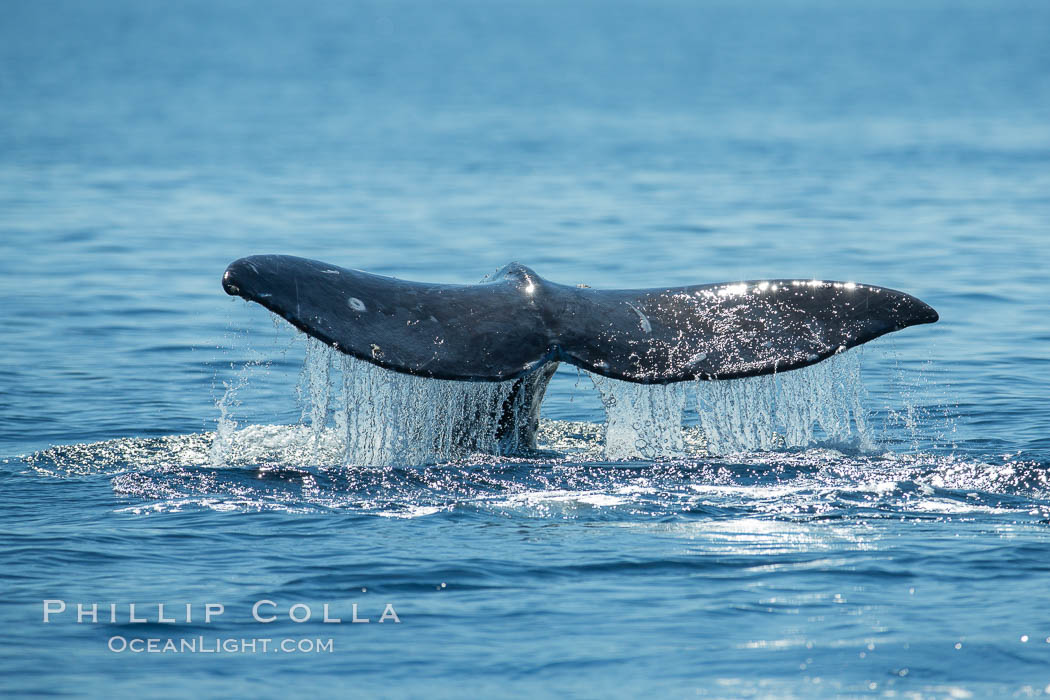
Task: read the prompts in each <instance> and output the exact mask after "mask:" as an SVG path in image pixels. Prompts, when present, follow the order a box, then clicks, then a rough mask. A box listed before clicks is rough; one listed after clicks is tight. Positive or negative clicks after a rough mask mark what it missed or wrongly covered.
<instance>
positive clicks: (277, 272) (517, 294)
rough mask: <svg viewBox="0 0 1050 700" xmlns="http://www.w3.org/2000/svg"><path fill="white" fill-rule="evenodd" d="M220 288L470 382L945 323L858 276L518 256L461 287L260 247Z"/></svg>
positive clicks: (791, 346) (804, 348)
mask: <svg viewBox="0 0 1050 700" xmlns="http://www.w3.org/2000/svg"><path fill="white" fill-rule="evenodd" d="M222 284H223V289H225V290H226V292H227V293H228V294H231V295H236V296H240V297H243V298H245V299H247V300H249V301H254V302H257V303H259V304H262V305H263V306H265V307H266V308H267V309H269V310H271V311H273V312H274V313H276V314H278V315H280V316H282V317H284V318H285V319H287V320H288V321H289V322H290V323H292V324H293V325H294V326H296V327H297V328H298V329H300V330H301V331H303V332H304V333H307V334H309V335H311V336H313V337H315V338H317V339H318V340H320V341H322V342H324V343H326V344H328V345H331V346H332V347H334V348H336V349H338V350H339V351H341V352H343V353H346V354H348V355H352V356H354V357H357V358H359V359H362V360H366V361H368V362H372V363H374V364H377V365H379V366H381V367H385V368H387V369H391V370H395V371H397V372H405V373H408V374H414V375H418V376H424V377H434V378H439V379H453V380H463V381H505V380H510V379H516V378H520V377H523V376H525V375H528V374H531V373H532V372H534V371H536V370H538V369H539V368H540V367H542V366H544V365H546V364H547V363H551V362H559V361H561V362H568V363H570V364H573V365H576V366H577V367H582V368H583V369H586V370H588V371H590V372H594V373H596V374H600V375H604V376H606V377H612V378H614V379H621V380H625V381H629V382H638V383H643V384H666V383H670V382H681V381H687V380H691V379H734V378H738V377H752V376H757V375H762V374H772V373H775V372H786V371H790V370H793V369H798V368H800V367H805V366H808V365H812V364H814V363H816V362H819V361H821V360H823V359H826V358H828V357H830V356H832V355H835V354H836V353H839V352H842V351H844V350H846V349H848V348H851V347H854V346H857V345H860V344H862V343H866V342H868V341H869V340H873V339H874V338H878V337H879V336H881V335H884V334H886V333H890V332H893V331H897V330H901V329H902V328H907V327H908V326H914V325H918V324H921V323H933V322H935V321H937V319H938V316H937V312H936V311H934V310H933V309H932V308H931V307H930V306H928V305H927V304H925V303H923V302H922V301H920V300H918V299H916V298H915V297H913V296H910V295H908V294H905V293H903V292H898V291H894V290H892V289H884V288H881V287H872V286H869V285H864V284H854V283H851V282H828V281H819V280H763V281H748V282H737V283H723V284H705V285H696V286H689V287H674V288H670V289H609V290H601V289H590V288H581V287H575V286H567V285H562V284H557V283H554V282H549V281H547V280H545V279H543V278H541V277H540V276H539V275H537V274H536V273H535V272H533V271H532V270H530V269H529V268H527V267H524V266H522V265H518V264H516V263H512V264H510V265H507V266H506V267H504V268H503V269H502V270H500V271H499V272H498V273H497V274H496V275H495V276H494V277H493V278H491V279H490V280H487V281H485V282H482V283H480V284H471V285H454V284H428V283H423V282H409V281H404V280H399V279H395V278H392V277H384V276H380V275H374V274H369V273H367V272H361V271H360V270H349V269H345V268H342V267H337V266H335V265H330V264H328V263H323V262H318V261H316V260H307V259H304V258H297V257H292V256H287V255H255V256H251V257H247V258H241V259H240V260H237V261H235V262H233V263H232V264H231V265H230V266H229V267H228V268H227V269H226V272H225V274H224V275H223V278H222ZM551 369H552V368H547V371H546V372H544V374H548V373H549V372H550V370H551ZM544 385H545V382H544Z"/></svg>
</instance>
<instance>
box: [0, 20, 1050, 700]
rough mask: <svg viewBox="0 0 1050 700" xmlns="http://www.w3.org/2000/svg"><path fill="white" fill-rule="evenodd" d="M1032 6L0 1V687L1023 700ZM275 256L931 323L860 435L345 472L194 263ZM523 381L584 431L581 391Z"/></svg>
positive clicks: (897, 340) (1047, 497) (239, 305)
mask: <svg viewBox="0 0 1050 700" xmlns="http://www.w3.org/2000/svg"><path fill="white" fill-rule="evenodd" d="M1048 30H1050V8H1048V7H1047V6H1046V5H1045V4H1044V3H1039V2H1020V1H1009V2H977V1H971V2H951V3H949V2H935V1H933V0H925V1H918V2H915V1H913V2H908V3H904V2H886V3H880V4H879V5H878V6H865V5H862V4H860V3H831V2H821V1H820V0H792V1H791V2H786V3H773V2H746V3H728V2H725V3H723V2H713V3H702V4H701V3H688V2H673V1H670V0H668V1H662V0H661V1H657V2H646V3H641V2H638V3H634V2H623V1H619V0H615V1H613V2H602V3H598V2H578V3H567V4H566V3H553V2H542V1H539V0H537V1H535V2H508V3H490V2H480V1H478V2H471V1H468V0H453V1H452V2H448V3H442V4H440V5H434V4H429V3H422V2H414V1H408V0H404V1H402V0H390V1H385V2H355V3H339V2H317V3H311V4H309V5H303V4H298V3H291V2H252V3H248V2H224V3H206V2H180V3H169V4H161V3H139V2H120V1H115V0H101V1H99V2H92V3H78V2H52V1H50V0H46V1H41V2H23V1H15V2H9V3H6V4H5V7H4V13H3V19H2V20H0V302H2V305H0V337H2V339H3V345H2V347H3V352H2V353H0V533H2V534H0V581H2V582H3V591H4V595H3V596H2V597H0V625H2V628H3V630H4V635H3V639H2V640H0V692H2V693H3V694H4V695H5V696H11V697H17V696H28V695H54V696H67V695H68V696H109V697H132V696H135V697H138V696H143V695H160V696H165V697H197V696H242V695H249V694H250V695H255V696H288V695H302V694H306V693H319V694H343V695H354V696H357V695H361V696H381V697H421V696H435V697H451V696H463V695H478V696H571V697H605V696H640V695H646V696H650V695H651V696H674V697H680V696H696V695H700V696H707V697H778V698H779V697H806V698H808V697H833V696H849V697H858V696H887V697H902V696H906V697H923V698H927V697H929V698H941V697H955V698H964V697H1011V696H1021V697H1030V696H1044V695H1048V694H1050V592H1048V591H1050V564H1048V563H1047V562H1050V531H1048V529H1047V528H1048V522H1050V485H1048V483H1047V470H1048V468H1050V437H1048V433H1047V426H1048V425H1050V407H1048V401H1047V396H1048V390H1050V350H1048V347H1050V322H1048V320H1047V312H1048V306H1047V303H1046V298H1045V289H1046V274H1047V270H1048V269H1050V243H1048V240H1050V238H1048V237H1050V42H1048V41H1047V40H1046V39H1047V32H1048ZM257 253H285V254H292V255H301V256H305V257H311V258H317V259H322V260H327V261H331V262H332V263H335V264H338V265H343V266H348V267H355V268H361V269H365V270H369V271H372V272H377V273H381V274H387V275H393V276H397V277H402V278H407V279H417V280H427V281H437V282H475V281H478V280H479V279H480V278H481V277H482V276H484V275H485V274H488V273H491V272H493V271H494V270H496V269H497V268H499V267H501V266H502V265H504V264H506V263H507V262H510V261H512V260H516V261H519V262H521V263H524V264H527V265H529V266H531V267H533V268H535V269H536V270H537V271H538V272H539V273H540V274H542V275H543V276H544V277H546V278H548V279H551V280H554V281H558V282H563V283H586V284H589V285H592V286H595V287H612V288H615V287H651V286H665V285H666V286H672V285H684V284H697V283H704V282H716V281H735V280H741V279H760V278H767V277H794V278H800V279H810V278H817V279H841V280H854V281H859V282H866V283H870V284H876V285H880V286H886V287H891V288H895V289H901V290H905V291H907V292H909V293H912V294H914V295H916V296H918V297H920V298H921V299H923V300H925V301H927V302H929V303H930V304H931V305H932V306H934V307H935V308H936V309H937V310H938V311H939V312H940V315H941V321H940V322H939V323H938V324H936V325H933V326H923V327H919V328H913V329H908V330H906V331H904V332H901V333H898V334H894V335H893V336H892V337H888V338H884V339H881V340H879V341H877V342H875V343H872V344H871V345H870V346H867V347H865V348H864V349H863V350H862V359H861V365H862V371H861V381H862V384H863V387H864V389H865V391H866V392H867V398H866V399H865V406H866V408H867V409H868V411H869V418H870V422H871V432H872V436H873V437H874V439H875V448H874V449H872V450H867V451H861V450H857V449H855V447H851V446H843V445H827V444H819V445H814V446H811V447H808V448H805V449H795V450H781V451H777V452H765V453H763V452H750V453H741V454H733V455H727V456H720V457H715V456H707V455H704V454H691V455H688V456H686V457H679V458H674V459H657V460H640V459H636V460H627V461H609V460H605V459H602V458H601V457H600V456H595V454H596V452H595V450H594V449H591V450H590V451H587V452H574V451H572V450H566V451H563V452H562V453H560V454H551V455H549V456H547V457H541V458H536V459H527V460H521V459H496V458H484V457H479V458H475V459H468V460H463V461H458V462H454V463H451V464H439V465H428V466H422V467H343V466H338V465H334V464H331V463H328V462H326V461H324V460H322V459H318V458H315V456H314V454H313V453H310V452H304V451H302V450H301V449H299V447H297V443H296V442H295V441H294V440H291V439H290V438H289V435H291V434H292V433H293V432H294V428H290V427H288V426H292V425H295V424H297V423H298V422H299V421H300V420H301V418H302V415H303V406H302V405H301V403H300V402H298V401H297V395H296V385H297V382H298V381H299V374H300V370H301V368H302V366H303V355H304V353H303V343H302V342H301V340H299V339H297V338H296V335H295V334H294V333H293V332H292V331H290V330H287V329H281V328H275V327H274V325H273V324H272V323H271V320H270V318H269V316H268V314H266V313H265V312H263V311H262V310H261V309H259V308H258V307H251V306H248V305H246V304H244V303H243V302H241V301H239V300H233V299H230V298H228V297H227V296H226V295H225V294H223V292H222V290H221V288H220V285H219V278H220V275H221V274H222V271H223V269H224V268H225V266H226V265H227V264H228V263H229V262H230V261H232V260H233V259H235V258H238V257H241V256H244V255H249V254H257ZM227 387H232V390H230V391H229V393H228V389H227ZM224 396H225V397H226V399H227V401H229V400H231V399H232V401H233V402H232V403H229V404H222V401H223V397H224ZM220 404H222V405H227V406H228V409H229V411H230V414H229V417H230V418H232V419H233V420H234V421H236V424H237V428H238V429H239V430H240V431H241V432H240V433H239V435H240V436H241V438H242V441H241V442H242V444H243V445H244V446H245V449H246V451H245V452H244V453H243V454H240V455H239V456H238V457H237V459H233V460H230V461H228V462H227V463H226V464H225V466H217V465H216V464H215V462H214V460H213V458H212V453H211V452H210V448H211V444H212V439H213V431H214V430H216V427H217V426H218V425H219V420H220V415H221V411H220ZM543 411H544V413H543V415H544V418H546V419H548V420H549V421H552V422H550V423H547V424H545V425H547V427H548V429H549V430H550V431H552V432H553V433H559V434H561V435H563V436H566V435H568V436H570V437H571V436H576V438H574V439H576V440H577V441H579V442H582V443H583V444H584V445H585V446H586V447H589V448H597V446H598V443H597V442H596V440H595V438H594V437H593V432H594V429H595V428H596V427H597V426H599V425H600V424H601V423H602V421H603V412H602V406H601V403H600V402H599V400H598V398H597V395H596V392H595V391H593V389H592V388H591V386H590V380H589V379H587V378H586V377H583V378H581V377H579V376H578V375H577V373H576V372H575V371H573V370H571V368H564V367H563V368H561V369H560V370H559V372H558V374H557V375H556V377H555V379H554V381H553V383H552V385H551V389H550V390H549V392H548V397H547V399H546V401H545V402H544V407H543ZM686 422H687V423H691V424H695V422H696V414H695V411H693V410H692V409H689V410H687V413H686ZM282 426H283V427H282ZM588 436H590V437H588ZM249 448H250V449H249ZM46 599H57V600H64V601H67V603H69V605H70V610H69V611H67V612H66V613H64V614H63V615H60V616H58V617H57V618H56V619H55V621H53V622H51V623H49V624H44V623H43V622H42V601H44V600H46ZM260 600H272V601H274V602H275V603H277V608H278V612H279V613H280V617H279V619H278V621H276V622H274V623H271V624H260V623H257V622H253V621H252V616H251V607H252V605H253V603H255V602H257V601H260ZM77 602H83V603H85V604H91V603H99V604H100V606H101V615H102V618H103V620H102V621H100V622H99V623H98V624H90V623H83V624H77V623H76V622H75V619H74V618H75V611H74V610H73V608H74V607H75V604H76V603H77ZM110 603H115V604H118V605H119V606H120V608H119V615H120V619H119V620H118V622H116V623H109V622H107V621H105V617H106V614H107V612H108V607H107V606H108V605H109V604H110ZM130 603H135V604H136V605H137V608H138V610H139V611H140V614H141V612H142V611H145V614H146V615H147V616H148V617H149V618H150V619H151V620H152V622H149V623H145V624H133V623H129V622H128V619H127V618H128V610H127V605H128V604H130ZM158 603H164V604H165V606H166V609H167V610H168V611H169V614H170V611H171V610H173V609H178V610H181V607H180V606H184V605H185V604H186V603H190V604H191V605H192V606H193V621H191V622H185V621H181V622H176V623H160V622H157V612H158V611H157V607H156V606H157V604H158ZM208 603H221V604H223V605H225V608H226V611H225V613H224V614H223V615H221V616H220V617H218V618H217V619H216V620H214V621H213V622H212V623H210V624H205V623H203V622H202V617H201V616H202V615H203V610H204V606H205V604H208ZM298 603H302V604H305V605H308V606H310V608H311V610H312V611H313V615H314V617H313V618H312V619H311V620H310V621H309V622H304V623H302V624H297V623H294V622H291V621H289V619H288V617H287V612H288V609H289V608H290V607H291V606H292V605H295V604H298ZM325 603H328V604H329V605H330V608H331V614H332V615H334V616H337V617H341V618H342V619H343V624H338V625H336V624H324V623H322V622H320V621H319V618H320V616H321V609H322V606H323V605H324V604H325ZM355 603H356V604H357V605H358V608H359V611H360V614H361V615H362V616H366V617H369V618H370V619H371V620H372V622H370V623H369V624H353V623H350V622H348V621H349V619H350V618H351V615H352V613H351V610H352V606H353V604H355ZM386 603H390V604H392V605H393V607H394V608H395V609H396V612H397V614H398V615H399V617H400V620H401V622H400V623H399V624H398V623H393V622H386V623H383V624H378V618H379V617H380V615H381V614H382V612H383V610H384V606H385V604H386ZM179 615H180V617H181V615H182V613H181V612H180V613H179ZM114 637H125V638H129V639H130V638H135V637H141V638H150V637H155V638H160V639H166V638H174V639H192V638H198V637H202V638H204V639H205V640H206V642H209V643H210V640H214V639H215V638H236V639H241V638H258V637H267V638H274V639H281V638H293V639H310V640H316V639H322V640H327V639H331V640H332V643H333V646H334V648H333V650H332V652H331V653H328V652H321V653H296V654H283V653H273V652H268V653H265V654H263V653H255V654H251V653H212V654H208V653H194V654H188V653H187V654H172V653H164V654H161V653H157V654H151V653H141V654H136V653H131V652H127V651H126V652H122V653H115V652H111V651H110V650H109V649H108V648H107V643H108V642H109V640H111V639H112V638H114Z"/></svg>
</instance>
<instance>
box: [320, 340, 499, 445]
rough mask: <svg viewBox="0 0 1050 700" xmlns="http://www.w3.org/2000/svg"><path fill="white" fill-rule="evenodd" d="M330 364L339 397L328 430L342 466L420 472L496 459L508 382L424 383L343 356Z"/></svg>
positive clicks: (420, 379) (432, 380)
mask: <svg viewBox="0 0 1050 700" xmlns="http://www.w3.org/2000/svg"><path fill="white" fill-rule="evenodd" d="M330 352H332V351H330ZM338 359H339V364H340V368H341V375H342V382H341V388H342V390H341V392H340V397H339V401H338V406H337V407H336V408H335V423H336V429H337V432H341V433H342V435H343V438H344V440H345V444H346V461H347V463H351V464H426V463H433V462H439V461H448V460H451V459H455V458H458V457H463V456H466V455H469V454H471V453H474V452H486V453H490V454H499V453H500V451H501V444H500V441H499V439H498V437H497V431H498V429H499V427H500V420H501V419H502V418H503V414H504V410H503V407H504V404H505V403H506V402H507V400H508V399H509V398H510V395H511V390H512V388H513V386H514V382H513V381H506V382H456V381H448V380H442V379H426V378H422V377H414V376H411V375H407V374H400V373H397V372H391V371H389V370H385V369H382V368H380V367H377V366H375V365H373V364H371V363H368V362H363V361H361V360H357V359H355V358H352V357H349V356H347V355H340V356H339V358H338ZM516 413H517V412H515V414H516ZM514 419H515V420H516V419H517V416H516V415H515V416H514Z"/></svg>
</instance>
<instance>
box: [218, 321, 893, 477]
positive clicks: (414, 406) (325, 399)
mask: <svg viewBox="0 0 1050 700" xmlns="http://www.w3.org/2000/svg"><path fill="white" fill-rule="evenodd" d="M589 376H590V377H591V380H592V382H593V383H594V386H595V387H596V388H597V390H598V392H599V395H600V397H601V401H602V404H603V406H604V408H605V414H606V425H605V426H595V427H596V428H597V429H598V434H599V435H600V438H599V439H600V440H601V441H602V443H603V446H602V449H601V450H600V451H599V452H598V453H597V454H593V455H592V457H593V458H597V459H601V458H604V459H612V460H623V459H634V458H642V459H655V458H660V457H679V456H684V455H696V454H704V453H707V454H727V453H739V452H747V451H754V450H771V449H777V448H784V447H789V448H794V447H806V446H810V445H815V444H820V443H829V444H833V445H836V446H848V447H851V448H854V449H859V450H861V451H869V450H871V449H873V440H872V436H871V434H870V431H869V429H868V426H867V415H868V412H867V410H866V409H865V407H864V402H863V399H864V392H863V387H862V384H861V380H860V361H859V353H856V352H848V353H844V354H843V355H839V356H836V357H834V358H831V359H829V360H826V361H824V362H822V363H819V364H817V365H814V366H812V367H808V368H804V369H800V370H795V371H792V372H786V373H782V374H779V375H774V376H765V377H755V378H748V379H739V380H730V381H709V382H702V381H698V382H694V383H692V384H686V383H678V384H669V385H641V384H634V383H630V382H622V381H617V380H614V379H609V378H605V377H600V376H597V375H589ZM246 380H247V377H246V376H242V377H241V379H240V380H239V381H235V382H233V383H231V384H228V385H227V386H226V393H225V394H224V395H223V397H222V398H221V399H220V400H219V402H218V407H219V410H220V414H221V415H220V419H219V424H218V429H217V431H216V437H215V441H214V443H213V445H212V448H211V453H210V456H211V460H210V461H211V463H212V464H213V465H217V466H218V465H222V464H228V463H231V462H234V461H238V457H237V456H236V455H234V454H232V452H231V450H233V451H236V450H240V449H243V448H244V447H245V445H244V444H243V443H244V441H243V440H239V439H238V437H239V436H238V433H239V432H240V431H238V426H237V424H236V422H235V421H234V418H233V415H232V414H233V407H235V406H237V405H238V403H239V402H238V400H237V398H236V393H237V391H238V390H239V389H240V388H242V387H243V385H244V384H245V382H246ZM690 392H692V393H693V394H694V395H695V399H694V403H693V404H692V405H695V407H696V411H697V415H698V418H699V428H684V429H683V425H682V419H683V413H684V409H685V408H686V405H687V394H689V393H690ZM297 393H298V395H299V401H300V405H301V415H300V425H299V427H298V429H296V430H294V431H289V432H288V433H286V434H285V435H284V437H285V438H286V439H290V440H291V443H294V445H293V444H291V443H287V442H286V444H285V445H284V448H285V452H286V454H287V450H294V451H295V452H296V453H298V454H297V459H296V460H295V461H296V462H303V463H310V462H311V460H313V463H316V464H329V463H331V460H332V459H333V455H341V457H340V458H338V459H339V460H340V461H341V462H342V463H343V464H354V465H418V464H434V463H439V462H449V461H454V460H458V459H462V458H464V457H468V456H470V455H472V454H476V453H486V454H497V455H499V454H513V453H516V452H519V451H520V450H521V448H528V447H530V445H520V444H516V442H515V439H516V438H518V437H519V436H520V435H522V434H527V433H528V431H526V430H522V429H521V428H522V426H523V421H525V420H529V417H528V416H527V415H526V413H527V411H525V410H523V403H524V402H523V397H524V394H525V393H526V392H518V396H516V397H515V399H516V400H515V401H513V402H511V403H512V404H513V405H510V406H509V407H508V405H507V404H508V402H509V400H510V399H511V397H512V395H513V394H514V382H513V381H506V382H458V381H449V380H439V379H427V378H422V377H415V376H412V375H406V374H401V373H398V372H393V371H390V370H385V369H382V368H380V367H377V366H375V365H373V364H371V363H369V362H364V361H361V360H357V359H355V358H352V357H350V356H347V355H344V354H342V353H339V352H338V351H336V350H334V349H333V348H331V347H328V346H326V345H325V344H323V343H321V342H319V341H317V340H314V339H313V338H306V358H305V361H304V364H303V367H302V370H301V371H300V375H299V383H298V386H297ZM689 398H693V397H689ZM501 423H503V425H502V430H501ZM602 428H604V430H603V429H602ZM501 433H503V437H502V439H501V437H500V434H501ZM539 437H540V441H541V443H542V442H543V437H544V436H543V434H542V432H541V434H540V436H539ZM550 446H551V447H553V448H554V449H558V446H557V445H550ZM583 451H584V452H587V453H588V454H591V453H592V451H593V448H587V449H585V450H583Z"/></svg>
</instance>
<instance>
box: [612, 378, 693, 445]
mask: <svg viewBox="0 0 1050 700" xmlns="http://www.w3.org/2000/svg"><path fill="white" fill-rule="evenodd" d="M591 381H593V382H594V386H595V387H596V388H597V389H598V393H599V394H601V398H602V405H603V406H605V422H606V428H605V457H606V459H630V458H631V457H642V458H644V459H652V458H654V457H673V456H678V455H681V454H682V453H683V452H684V451H685V440H684V438H683V435H682V409H683V408H684V406H685V385H684V384H634V383H631V382H621V381H617V380H615V379H609V378H608V377H601V376H599V375H596V374H591Z"/></svg>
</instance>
